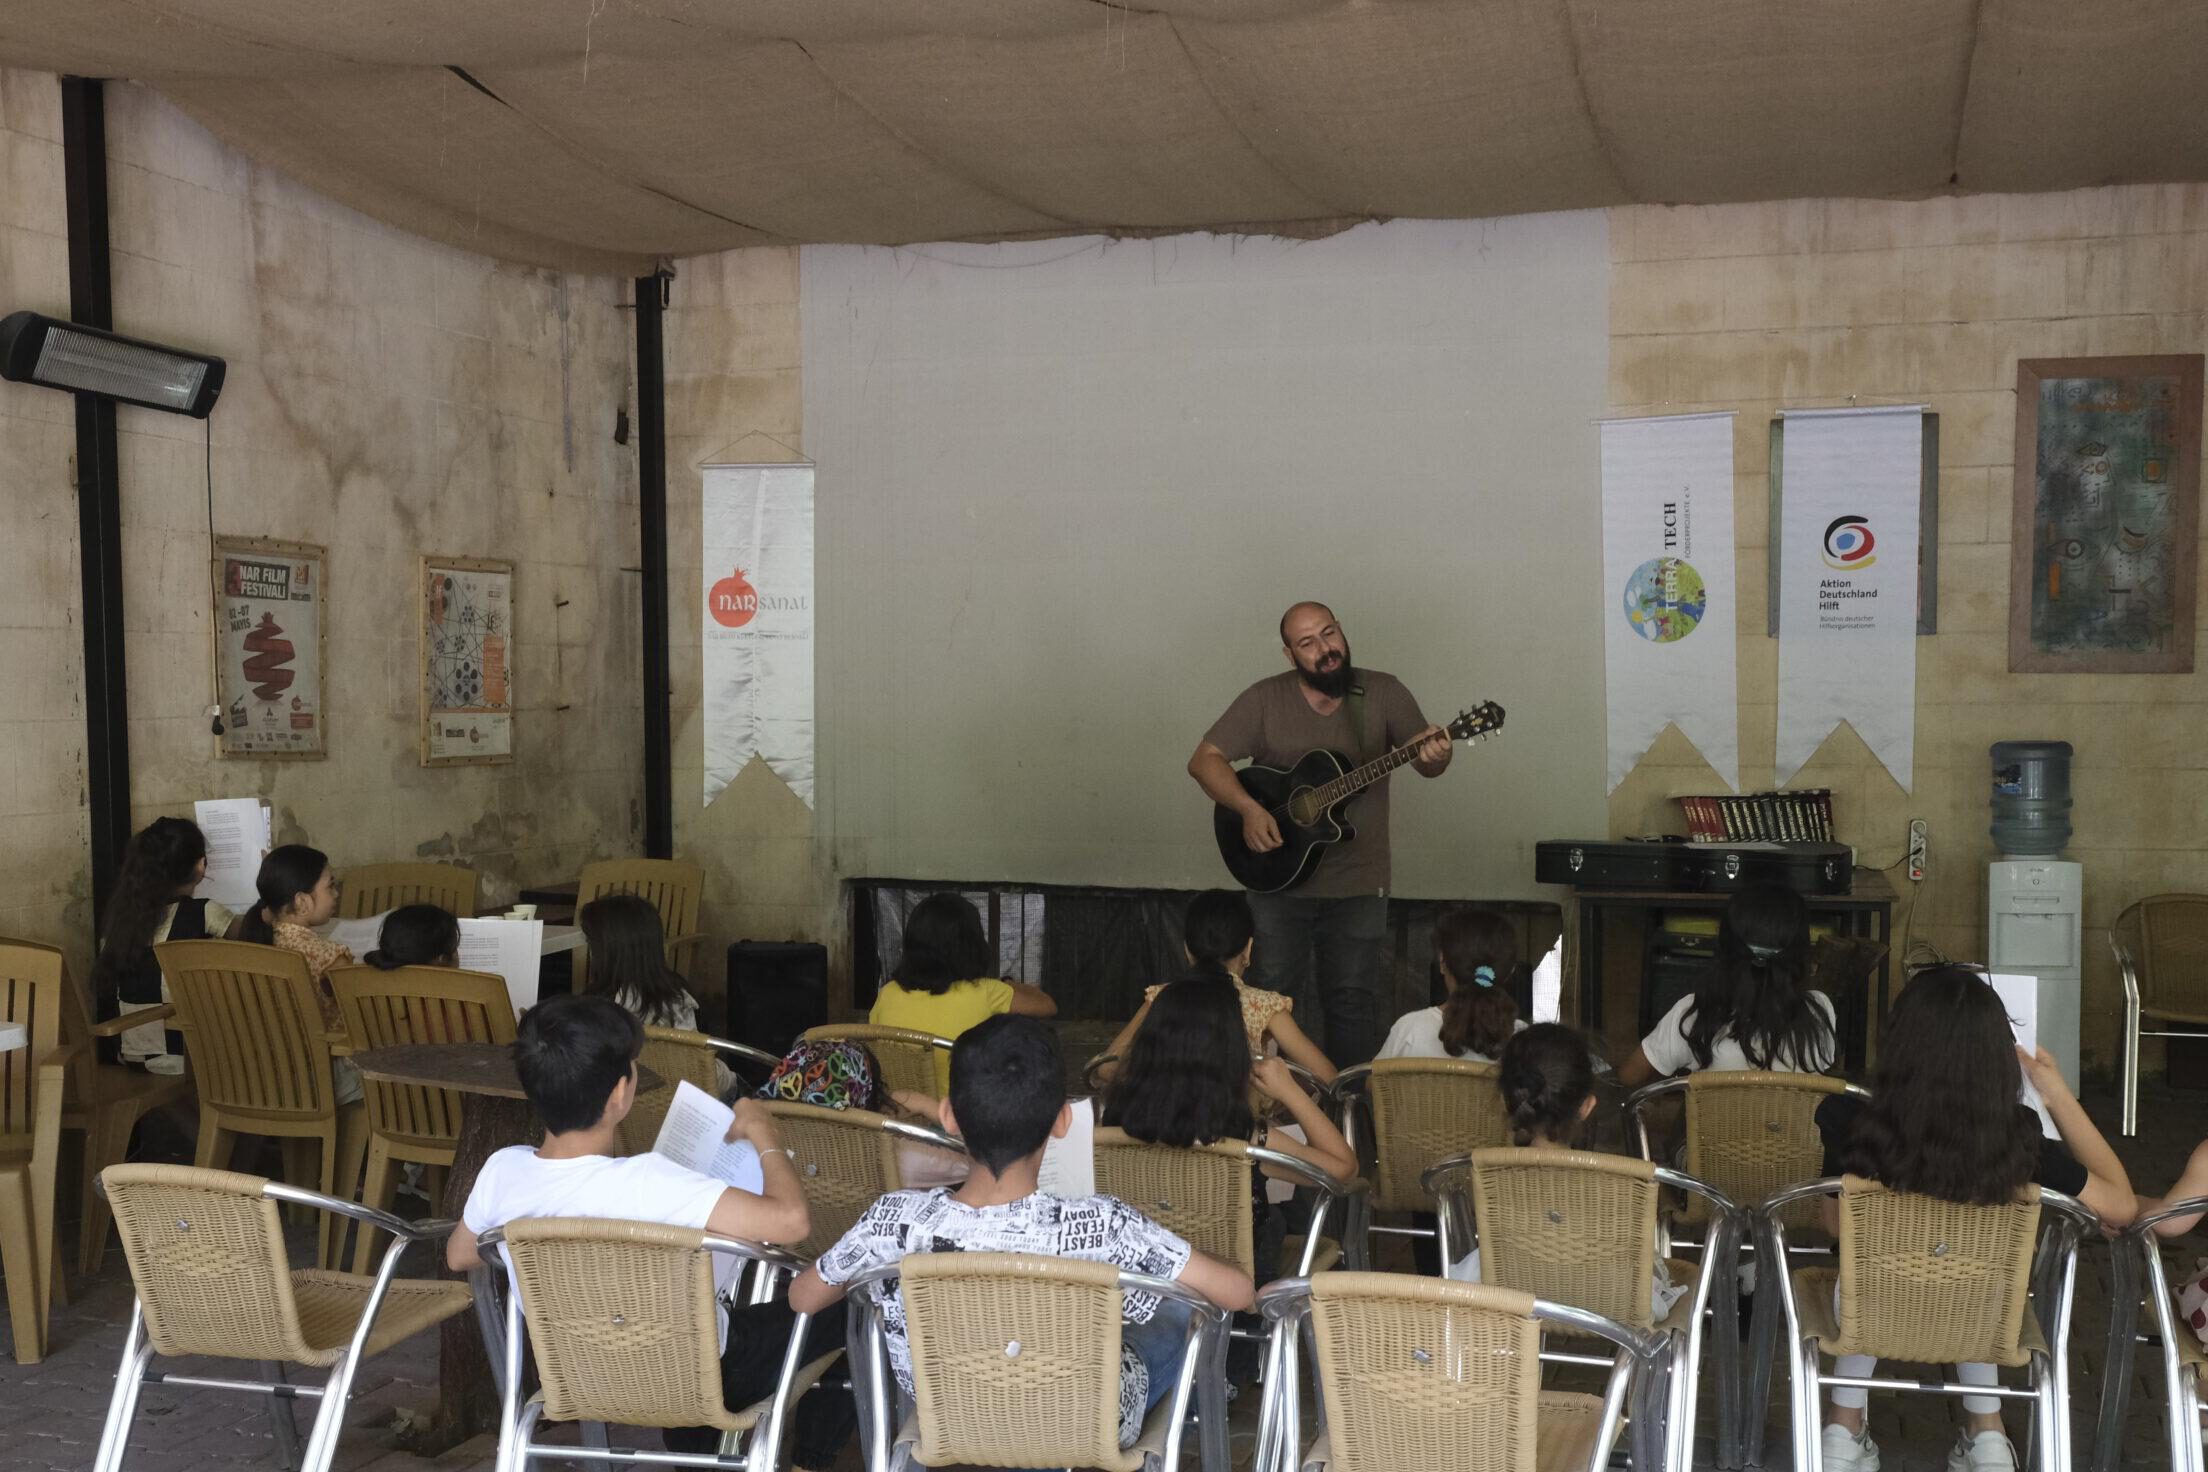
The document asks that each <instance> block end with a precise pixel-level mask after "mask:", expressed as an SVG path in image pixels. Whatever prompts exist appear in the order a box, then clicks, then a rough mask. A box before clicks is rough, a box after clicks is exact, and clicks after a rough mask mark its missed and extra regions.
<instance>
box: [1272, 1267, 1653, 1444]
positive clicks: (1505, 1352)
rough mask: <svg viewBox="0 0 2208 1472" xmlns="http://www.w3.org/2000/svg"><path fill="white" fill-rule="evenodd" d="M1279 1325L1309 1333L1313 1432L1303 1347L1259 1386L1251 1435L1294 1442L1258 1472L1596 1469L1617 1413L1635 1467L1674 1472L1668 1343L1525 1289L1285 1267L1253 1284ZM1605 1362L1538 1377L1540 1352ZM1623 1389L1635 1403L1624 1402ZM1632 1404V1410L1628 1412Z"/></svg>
mask: <svg viewBox="0 0 2208 1472" xmlns="http://www.w3.org/2000/svg"><path fill="white" fill-rule="evenodd" d="M1258 1308H1259V1310H1260V1311H1261V1312H1262V1313H1263V1314H1264V1315H1265V1317H1266V1318H1267V1319H1269V1320H1271V1321H1272V1323H1273V1325H1274V1333H1275V1334H1276V1335H1278V1336H1281V1337H1283V1338H1288V1339H1293V1338H1299V1337H1301V1335H1302V1334H1304V1333H1305V1332H1306V1331H1308V1332H1309V1333H1310V1335H1311V1338H1312V1341H1313V1350H1314V1353H1313V1356H1312V1358H1313V1360H1314V1361H1315V1365H1316V1369H1317V1375H1318V1381H1319V1383H1318V1386H1317V1394H1316V1395H1315V1396H1314V1397H1313V1405H1314V1408H1315V1410H1316V1412H1317V1417H1318V1426H1317V1428H1316V1434H1315V1435H1314V1436H1313V1438H1312V1439H1311V1440H1310V1441H1309V1442H1308V1443H1306V1442H1305V1441H1304V1439H1303V1428H1302V1409H1301V1389H1302V1387H1301V1385H1300V1383H1299V1382H1300V1380H1301V1374H1300V1369H1299V1367H1300V1363H1301V1357H1300V1356H1298V1355H1297V1354H1296V1353H1295V1352H1294V1349H1293V1347H1292V1346H1291V1347H1290V1348H1289V1349H1288V1351H1287V1352H1286V1353H1284V1354H1282V1355H1280V1356H1279V1359H1280V1362H1281V1365H1282V1372H1281V1374H1280V1375H1279V1377H1278V1378H1277V1379H1275V1380H1274V1381H1272V1382H1271V1383H1269V1384H1268V1385H1267V1387H1266V1393H1265V1398H1264V1401H1263V1404H1262V1407H1261V1409H1260V1412H1259V1430H1258V1445H1259V1446H1260V1447H1271V1446H1283V1447H1288V1448H1292V1449H1293V1450H1294V1453H1295V1455H1294V1456H1293V1458H1292V1459H1289V1458H1281V1459H1276V1460H1275V1461H1273V1462H1272V1463H1270V1464H1269V1466H1268V1464H1266V1463H1264V1462H1262V1461H1261V1462H1260V1463H1259V1464H1258V1467H1259V1472H1401V1469H1403V1468H1409V1467H1450V1468H1462V1469H1466V1472H1520V1469H1525V1468H1539V1469H1541V1472H1601V1469H1603V1468H1604V1467H1606V1466H1607V1465H1608V1463H1609V1458H1610V1451H1611V1448H1612V1447H1613V1446H1614V1445H1615V1444H1616V1441H1617V1438H1618V1434H1619V1430H1620V1428H1621V1426H1623V1425H1627V1424H1630V1427H1631V1431H1632V1436H1633V1440H1632V1465H1633V1467H1634V1469H1635V1472H1668V1469H1672V1468H1679V1469H1681V1472H1683V1469H1684V1464H1683V1463H1677V1462H1672V1461H1669V1460H1667V1457H1668V1451H1667V1448H1666V1445H1665V1438H1664V1427H1663V1404H1662V1403H1663V1387H1664V1384H1665V1382H1666V1380H1667V1379H1668V1378H1669V1376H1668V1356H1669V1355H1670V1354H1671V1352H1672V1346H1671V1344H1670V1343H1669V1342H1668V1341H1667V1340H1665V1339H1664V1338H1663V1337H1662V1336H1661V1335H1656V1334H1651V1333H1648V1332H1646V1331H1643V1330H1639V1329H1634V1328H1632V1327H1630V1326H1628V1325H1626V1324H1622V1323H1619V1322H1618V1321H1616V1320H1615V1319H1610V1318H1606V1317H1604V1316H1603V1315H1601V1314H1597V1313H1592V1312H1590V1311H1588V1310H1586V1309H1583V1308H1576V1307H1572V1306H1569V1305H1565V1304H1561V1303H1555V1302H1551V1301H1549V1300H1547V1299H1543V1298H1539V1297H1537V1296H1535V1295H1534V1294H1531V1293H1524V1292H1519V1291H1516V1290H1512V1289H1505V1288H1493V1287H1487V1286H1484V1285H1481V1284H1476V1283H1452V1282H1448V1281H1445V1280H1442V1279H1436V1278H1425V1277H1415V1276H1411V1275H1408V1274H1403V1273H1327V1274H1325V1275H1323V1276H1321V1277H1318V1278H1311V1279H1301V1278H1289V1279H1284V1280H1282V1281H1281V1282H1278V1283H1274V1284H1272V1285H1271V1286H1269V1287H1267V1288H1266V1289H1265V1290H1264V1291H1263V1292H1262V1293H1260V1294H1259V1295H1258ZM1544 1333H1552V1334H1559V1335H1569V1336H1570V1337H1572V1338H1575V1339H1598V1340H1607V1341H1609V1343H1610V1344H1612V1345H1614V1346H1615V1350H1614V1352H1613V1353H1611V1354H1610V1355H1608V1356H1599V1355H1593V1354H1571V1353H1563V1352H1559V1351H1554V1350H1544V1349H1543V1348H1542V1339H1543V1336H1544ZM1544 1360H1546V1361H1550V1362H1556V1361H1565V1362H1568V1363H1572V1364H1580V1365H1592V1366H1603V1367H1607V1368H1608V1370H1609V1372H1610V1373H1609V1379H1608V1381H1607V1383H1606V1385H1605V1388H1604V1393H1603V1394H1602V1395H1600V1396H1594V1395H1587V1394H1584V1393H1580V1394H1574V1393H1569V1392H1558V1391H1544V1390H1542V1389H1541V1362H1542V1361H1544ZM1629 1402H1630V1405H1629ZM1629 1409H1630V1412H1631V1415H1630V1422H1628V1411H1629Z"/></svg>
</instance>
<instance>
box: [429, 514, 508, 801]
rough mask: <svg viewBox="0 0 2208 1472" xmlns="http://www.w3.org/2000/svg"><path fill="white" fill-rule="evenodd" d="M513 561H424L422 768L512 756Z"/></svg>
mask: <svg viewBox="0 0 2208 1472" xmlns="http://www.w3.org/2000/svg"><path fill="white" fill-rule="evenodd" d="M513 638H514V565H513V564H512V563H511V562H488V561H483V560H481V559H478V558H468V557H424V558H423V559H422V750H421V761H422V765H423V766H425V767H457V766H465V765H471V764H478V763H484V762H510V761H512V760H513V759H514V679H513V668H512V654H513Z"/></svg>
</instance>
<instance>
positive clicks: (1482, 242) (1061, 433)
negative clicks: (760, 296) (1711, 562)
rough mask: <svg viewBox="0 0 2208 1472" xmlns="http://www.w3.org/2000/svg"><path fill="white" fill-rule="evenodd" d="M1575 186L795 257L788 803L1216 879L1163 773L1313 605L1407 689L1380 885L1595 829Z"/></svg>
mask: <svg viewBox="0 0 2208 1472" xmlns="http://www.w3.org/2000/svg"><path fill="white" fill-rule="evenodd" d="M1607 250H1608V246H1607V240H1606V237H1605V226H1604V220H1603V217H1602V215H1601V213H1600V212H1597V211H1588V212H1584V213H1574V214H1566V215H1546V216H1528V217H1520V218H1516V219H1509V220H1500V221H1449V222H1430V221H1396V222H1392V223H1388V224H1379V225H1365V226H1360V227H1358V228H1356V229H1353V230H1350V231H1348V232H1346V233H1343V234H1341V235H1337V236H1334V237H1333V238H1331V239H1327V240H1321V241H1314V242H1294V241H1284V240H1276V239H1249V238H1226V237H1216V236H1196V235H1189V236H1176V237H1172V238H1167V239H1159V240H1142V241H1111V240H1104V239H1093V238H1092V239H1077V240H1052V241H1043V242H1036V243H1019V244H1008V245H930V246H923V247H908V248H898V249H888V248H880V247H856V246H818V247H815V246H808V247H806V248H805V250H804V252H803V255H802V257H801V262H800V268H801V280H802V286H801V311H802V320H803V324H804V398H805V448H806V451H807V453H808V454H809V455H810V456H812V458H813V459H814V460H815V461H816V462H817V464H818V466H819V472H818V482H817V506H818V518H819V520H818V525H817V528H816V535H817V545H818V548H819V552H818V557H819V564H818V595H819V605H818V606H819V609H820V621H819V626H818V641H819V642H818V653H817V666H818V679H817V689H818V701H819V705H818V716H819V733H820V753H819V755H820V767H819V772H820V775H819V808H818V821H819V823H820V825H821V837H822V838H823V839H825V840H826V841H827V842H828V844H829V846H830V847H829V855H828V858H829V862H830V863H832V864H833V865H834V866H835V868H836V871H837V872H838V873H840V874H842V875H844V876H849V877H862V876H874V877H896V878H905V879H937V880H973V881H999V880H1003V881H1020V882H1028V883H1069V884H1109V885H1128V886H1137V887H1151V886H1157V887H1176V888H1178V887H1191V888H1198V887H1208V886H1212V885H1224V884H1226V883H1227V882H1228V879H1227V874H1226V870H1225V868H1224V867H1223V866H1222V865H1221V863H1220V861H1219V859H1218V856H1217V853H1216V851H1215V850H1214V848H1213V845H1212V839H1211V821H1210V812H1211V809H1210V804H1209V803H1208V802H1207V801H1206V800H1205V798H1204V797H1203V794H1202V793H1201V792H1200V791H1198V789H1197V787H1196V785H1195V783H1193V782H1192V781H1190V780H1189V778H1188V775H1187V773H1186V771H1185V770H1184V768H1185V765H1186V763H1187V760H1188V757H1189V754H1190V753H1191V752H1192V751H1193V750H1194V748H1195V745H1196V742H1197V740H1198V739H1199V738H1200V737H1201V736H1202V735H1203V733H1204V731H1205V729H1206V728H1207V727H1208V726H1209V725H1210V723H1211V722H1212V720H1213V719H1215V718H1216V717H1217V716H1218V714H1219V713H1220V712H1221V711H1222V710H1224V709H1225V707H1226V705H1227V703H1228V701H1229V700H1231V699H1232V698H1233V696H1234V695H1235V694H1236V693H1237V692H1239V691H1240V690H1241V689H1242V688H1243V687H1244V686H1245V685H1247V684H1248V683H1249V682H1250V681H1252V680H1255V679H1257V678H1259V677H1261V676H1264V675H1269V674H1272V673H1275V672H1276V671H1278V670H1280V669H1282V668H1284V667H1285V665H1284V662H1283V656H1282V654H1281V652H1280V641H1279V638H1278V636H1277V634H1276V633H1275V623H1276V620H1277V619H1278V617H1279V615H1280V613H1281V611H1282V610H1283V609H1284V608H1286V607H1287V605H1288V604H1290V603H1291V602H1293V601H1295V600H1297V599H1300V598H1315V599H1319V600H1321V601H1324V602H1327V603H1329V604H1331V605H1332V607H1333V608H1334V609H1335V611H1336V612H1337V614H1338V615H1339V616H1340V618H1341V620H1342V624H1343V627H1344V629H1345V631H1346V632H1347V634H1348V636H1349V638H1350V641H1351V645H1352V648H1353V651H1354V653H1355V656H1356V659H1357V662H1358V663H1359V664H1362V665H1366V666H1369V667H1372V668H1376V669H1383V670H1388V671H1391V672H1393V673H1394V674H1396V675H1398V676H1400V677H1401V678H1402V679H1404V680H1405V681H1406V682H1407V683H1408V684H1409V685H1410V687H1411V689H1412V691H1413V692H1414V693H1416V695H1417V696H1418V698H1419V700H1420V702H1421V704H1422V706H1423V707H1424V710H1425V713H1426V715H1427V716H1428V718H1429V719H1432V720H1436V721H1441V720H1446V719H1448V718H1449V717H1450V716H1451V715H1453V714H1455V712H1456V711H1457V710H1458V709H1459V708H1460V707H1462V706H1464V705H1467V704H1470V703H1472V702H1475V701H1479V700H1494V701H1497V702H1499V703H1501V704H1502V705H1503V706H1504V707H1506V708H1507V710H1508V712H1509V720H1508V725H1507V727H1506V729H1505V730H1504V731H1503V733H1502V734H1501V735H1499V736H1497V737H1496V738H1494V739H1493V740H1492V741H1490V742H1488V743H1486V744H1484V745H1480V746H1475V747H1472V748H1470V749H1463V748H1460V749H1459V752H1458V755H1457V760H1456V762H1455V763H1454V765H1453V766H1452V767H1451V769H1450V770H1449V771H1448V772H1447V773H1446V774H1445V775H1444V776H1442V777H1441V778H1439V779H1437V780H1434V781H1427V780H1424V779H1422V778H1419V777H1418V776H1416V775H1415V774H1413V773H1410V772H1408V771H1406V772H1402V773H1398V774H1397V775H1396V776H1395V777H1394V778H1392V779H1391V780H1392V782H1393V786H1394V790H1393V803H1394V808H1393V812H1394V830H1395V891H1396V892H1397V893H1400V894H1403V895H1405V896H1409V897H1424V898H1454V897H1463V898H1507V897H1516V896H1528V895H1533V894H1537V893H1541V892H1542V891H1540V890H1537V889H1536V887H1535V885H1534V883H1533V844H1534V841H1535V840H1536V839H1537V838H1542V837H1552V836H1568V835H1579V834H1601V833H1603V832H1605V831H1607V820H1606V816H1605V806H1604V794H1603V739H1604V738H1603V732H1604V720H1603V677H1602V631H1601V624H1600V612H1599V600H1598V598H1597V597H1596V595H1595V589H1596V584H1597V583H1598V581H1599V579H1600V577H1601V571H1602V547H1601V523H1600V516H1599V507H1600V486H1599V464H1598V458H1597V449H1596V430H1595V421H1596V420H1597V419H1598V418H1599V417H1600V415H1601V412H1602V407H1603V395H1604V381H1605V374H1606V372H1607V368H1608V336H1607V333H1608V321H1607V312H1608V306H1607V303H1608V291H1607V273H1608V260H1607Z"/></svg>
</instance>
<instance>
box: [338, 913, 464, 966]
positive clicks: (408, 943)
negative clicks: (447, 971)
mask: <svg viewBox="0 0 2208 1472" xmlns="http://www.w3.org/2000/svg"><path fill="white" fill-rule="evenodd" d="M360 959H361V960H362V962H364V963H365V964H367V965H370V966H373V967H375V968H376V969H377V970H378V971H396V970H398V969H399V968H400V967H402V966H457V965H459V964H460V922H459V921H458V920H457V919H455V918H453V914H452V912H451V911H450V910H447V909H446V908H444V906H442V905H401V906H399V907H398V908H397V909H396V910H393V911H392V912H391V913H390V914H388V915H386V916H384V917H383V924H382V925H381V926H379V927H378V928H377V930H376V948H375V949H374V950H372V951H370V952H369V953H368V954H367V955H365V956H363V957H361V958H360Z"/></svg>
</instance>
